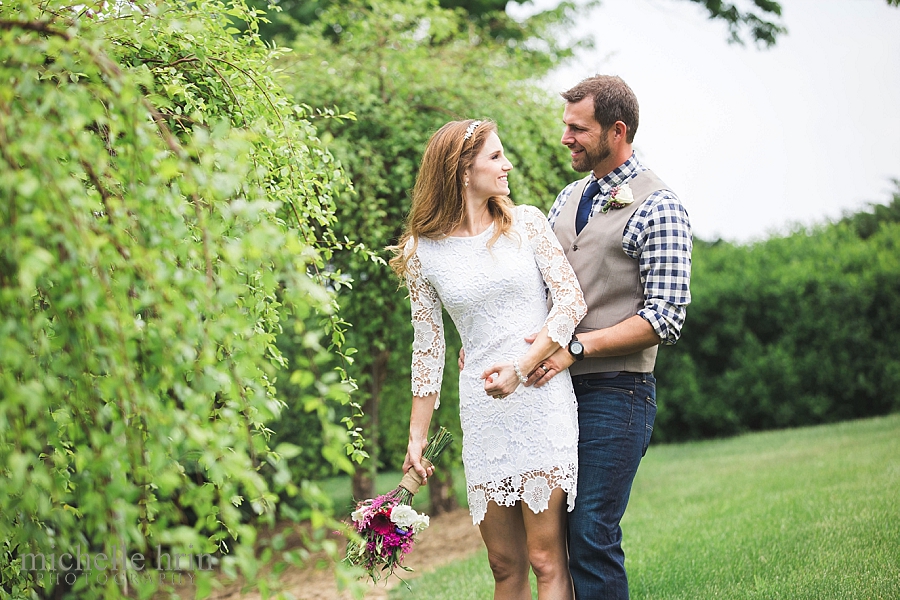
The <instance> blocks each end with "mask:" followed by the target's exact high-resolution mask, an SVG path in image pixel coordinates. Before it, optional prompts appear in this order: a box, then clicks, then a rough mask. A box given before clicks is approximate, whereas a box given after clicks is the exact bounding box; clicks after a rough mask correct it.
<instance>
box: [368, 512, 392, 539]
mask: <svg viewBox="0 0 900 600" xmlns="http://www.w3.org/2000/svg"><path fill="white" fill-rule="evenodd" d="M369 529H371V530H372V531H374V532H375V533H377V534H378V535H384V536H386V535H388V534H389V533H393V531H394V524H393V523H392V522H391V517H390V516H389V515H386V514H384V513H381V512H380V513H378V514H376V515H375V516H374V517H372V520H371V521H370V522H369Z"/></svg>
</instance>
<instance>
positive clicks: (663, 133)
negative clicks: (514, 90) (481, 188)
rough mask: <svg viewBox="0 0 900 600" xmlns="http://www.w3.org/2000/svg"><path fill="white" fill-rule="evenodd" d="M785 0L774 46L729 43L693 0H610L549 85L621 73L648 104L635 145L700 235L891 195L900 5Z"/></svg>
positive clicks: (589, 20) (769, 227)
mask: <svg viewBox="0 0 900 600" xmlns="http://www.w3.org/2000/svg"><path fill="white" fill-rule="evenodd" d="M548 3H552V0H546V1H544V0H538V2H537V6H542V5H546V4H548ZM781 5H782V8H783V10H784V23H785V25H786V26H787V28H788V34H787V35H785V36H783V37H781V38H780V39H779V41H778V43H777V45H776V46H775V47H774V48H772V49H767V50H766V49H759V48H757V47H756V46H755V45H753V44H749V45H747V46H739V45H734V44H728V43H727V37H728V36H727V30H726V27H725V26H724V24H721V23H719V22H717V21H710V20H708V19H707V18H706V17H705V16H704V14H703V10H702V8H701V7H700V6H699V5H697V4H695V3H692V2H688V1H687V0H604V1H603V3H602V5H601V6H600V7H599V8H597V9H595V10H594V11H592V12H590V13H587V12H585V14H584V15H582V16H581V18H580V22H579V25H578V30H579V33H582V34H589V35H591V36H592V37H593V38H594V39H595V45H596V48H595V49H594V50H593V51H590V52H584V53H582V54H581V55H579V56H578V57H577V59H576V60H575V61H573V62H572V63H570V64H569V65H568V66H566V67H564V68H562V69H560V70H559V71H558V72H556V73H554V74H553V75H552V76H551V77H550V78H549V79H548V80H547V82H546V85H547V87H548V88H549V89H550V90H551V91H553V92H554V93H556V92H559V91H560V90H563V89H565V88H567V87H569V86H570V85H572V84H574V83H576V82H577V81H578V80H580V79H581V78H583V77H585V76H588V75H592V74H594V73H610V74H616V75H620V76H621V77H622V78H623V79H625V81H626V82H628V84H629V85H630V86H631V87H632V89H634V91H635V93H636V94H637V96H638V100H639V102H640V105H641V122H640V128H639V130H638V134H637V138H636V140H635V148H636V150H637V152H638V156H639V158H640V159H641V160H642V161H643V162H644V163H645V164H646V165H647V166H649V167H651V168H652V169H653V170H654V171H655V172H656V173H657V174H658V175H659V176H660V177H661V178H662V179H663V180H664V181H666V182H667V183H668V184H669V185H670V186H671V187H672V188H673V189H674V190H675V191H676V192H677V193H678V194H679V196H680V197H681V198H682V200H683V202H684V204H685V206H686V207H687V210H688V212H689V213H690V215H691V221H692V224H693V227H694V233H695V235H696V236H697V237H700V238H702V239H706V240H711V239H715V238H717V237H722V238H724V239H726V240H730V241H735V242H746V241H753V240H758V239H762V238H765V237H767V236H769V235H772V234H777V233H783V232H786V231H788V229H789V228H790V227H791V226H792V225H794V224H806V225H808V224H813V223H822V222H825V221H826V220H827V219H835V218H838V217H840V216H841V215H842V213H843V212H845V211H856V210H860V209H863V208H864V207H865V206H866V204H867V203H869V202H877V203H882V204H883V203H886V202H888V201H889V200H890V198H891V192H892V191H893V190H896V187H895V186H894V184H893V183H892V182H891V179H892V178H900V8H893V7H889V6H887V3H886V2H885V0H781ZM561 114H562V111H561V110H560V116H561Z"/></svg>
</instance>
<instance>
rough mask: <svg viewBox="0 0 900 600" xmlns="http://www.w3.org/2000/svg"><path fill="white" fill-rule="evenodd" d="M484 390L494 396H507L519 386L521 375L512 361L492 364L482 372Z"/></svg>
mask: <svg viewBox="0 0 900 600" xmlns="http://www.w3.org/2000/svg"><path fill="white" fill-rule="evenodd" d="M481 379H484V391H485V393H486V394H487V395H488V396H491V397H492V398H506V397H507V396H509V395H510V394H512V393H513V392H514V391H516V388H518V387H519V377H518V376H517V375H516V369H515V367H514V366H513V364H512V363H511V362H502V363H496V364H494V365H491V366H490V367H488V368H487V369H485V370H484V372H483V373H482V374H481Z"/></svg>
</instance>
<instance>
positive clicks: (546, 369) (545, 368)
mask: <svg viewBox="0 0 900 600" xmlns="http://www.w3.org/2000/svg"><path fill="white" fill-rule="evenodd" d="M541 368H542V369H543V370H544V373H549V372H550V368H549V367H548V366H547V365H541Z"/></svg>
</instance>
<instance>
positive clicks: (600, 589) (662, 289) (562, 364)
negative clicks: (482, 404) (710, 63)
mask: <svg viewBox="0 0 900 600" xmlns="http://www.w3.org/2000/svg"><path fill="white" fill-rule="evenodd" d="M562 97H563V98H564V99H565V100H566V106H565V111H564V112H563V123H564V125H565V129H564V132H563V136H562V140H561V141H562V143H563V145H565V146H567V147H568V148H569V150H570V151H571V155H572V168H573V169H575V170H576V171H578V172H581V173H587V176H586V177H585V178H584V179H581V180H580V181H576V182H574V183H571V184H570V185H568V186H567V187H566V188H565V189H564V190H563V191H562V192H560V194H559V196H557V198H556V202H554V204H553V206H552V208H551V209H550V213H549V217H548V218H549V220H550V224H551V226H552V227H553V230H554V232H555V233H556V236H557V237H558V238H559V241H560V243H561V244H562V247H563V249H564V250H565V252H566V257H567V258H568V259H569V262H570V263H571V264H572V267H573V268H574V269H575V274H576V275H577V276H578V281H579V283H580V284H581V288H582V290H583V291H584V297H585V300H586V301H587V303H588V313H587V316H586V317H585V318H584V320H583V321H582V322H581V324H580V325H579V326H578V327H577V328H576V330H575V336H574V337H573V338H572V340H571V342H570V343H569V345H568V348H562V349H560V350H559V351H557V352H556V353H555V354H554V355H553V356H551V357H550V358H549V359H547V360H546V361H544V363H543V364H542V365H541V366H540V367H538V368H537V369H535V371H534V372H533V373H532V374H531V375H530V377H529V380H528V383H527V385H532V384H533V385H537V386H541V385H543V384H545V383H547V381H549V380H550V379H551V378H552V377H553V376H554V375H556V374H557V373H559V372H560V371H562V370H565V369H566V368H568V369H569V372H570V373H571V374H572V381H573V384H574V387H575V395H576V397H577V399H578V424H579V442H578V471H579V473H578V496H577V500H576V502H575V510H574V511H573V512H572V513H571V514H570V515H569V566H570V569H571V571H572V579H573V581H574V583H575V595H576V597H577V598H579V599H580V600H598V599H622V598H628V579H627V576H626V574H625V553H624V552H623V551H622V529H621V528H620V527H619V521H620V520H621V519H622V515H623V514H624V512H625V506H626V505H627V504H628V498H629V495H630V493H631V484H632V481H633V480H634V476H635V473H636V472H637V468H638V465H639V464H640V462H641V458H642V457H643V456H644V453H645V452H646V451H647V445H648V444H649V442H650V434H651V432H652V431H653V421H654V419H655V417H656V380H655V379H654V377H653V367H654V364H655V362H656V351H657V348H658V346H659V345H660V344H674V343H675V342H676V341H677V340H678V338H679V336H680V335H681V326H682V324H683V323H684V318H685V308H686V307H687V305H688V303H689V302H690V298H691V296H690V291H689V283H690V273H691V249H692V238H691V226H690V222H689V220H688V215H687V212H685V210H684V207H683V206H682V205H681V201H680V200H679V199H678V197H677V196H676V195H675V194H674V192H672V191H671V190H670V189H669V188H668V186H667V185H666V184H665V183H663V182H662V181H661V180H660V179H659V178H658V177H657V176H656V175H655V174H653V172H652V171H650V170H649V169H647V168H646V167H644V166H643V165H642V164H641V163H640V161H638V159H637V157H636V156H635V154H634V153H633V151H632V143H633V141H634V134H635V132H636V131H637V127H638V102H637V98H636V97H635V95H634V92H632V91H631V88H630V87H628V85H626V84H625V82H624V81H622V80H621V79H620V78H618V77H612V76H606V75H597V76H595V77H590V78H588V79H585V80H584V81H582V82H580V83H579V84H578V85H576V86H575V87H573V88H572V89H570V90H568V91H566V92H563V93H562Z"/></svg>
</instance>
